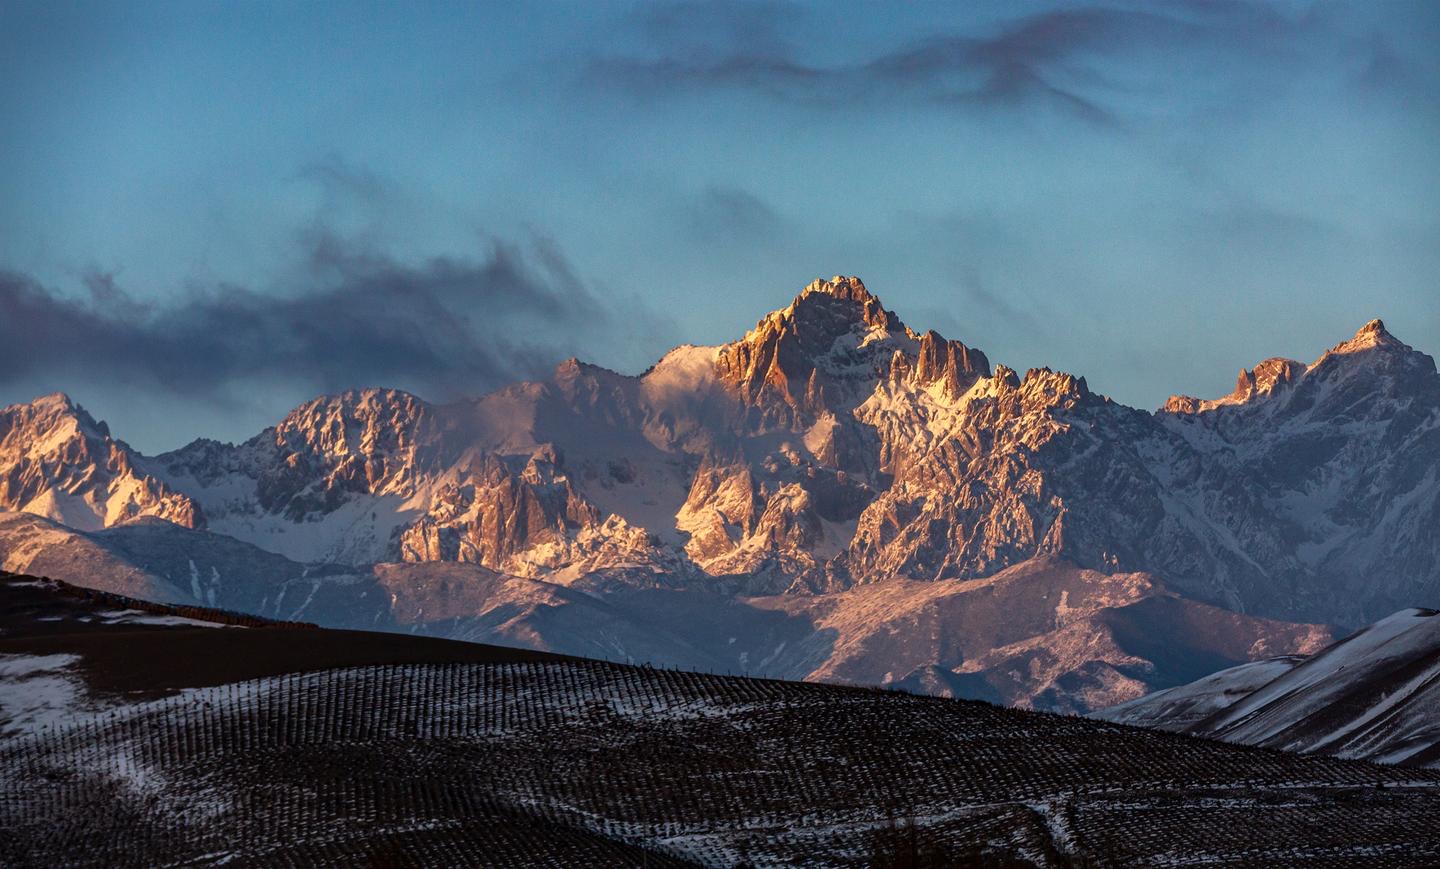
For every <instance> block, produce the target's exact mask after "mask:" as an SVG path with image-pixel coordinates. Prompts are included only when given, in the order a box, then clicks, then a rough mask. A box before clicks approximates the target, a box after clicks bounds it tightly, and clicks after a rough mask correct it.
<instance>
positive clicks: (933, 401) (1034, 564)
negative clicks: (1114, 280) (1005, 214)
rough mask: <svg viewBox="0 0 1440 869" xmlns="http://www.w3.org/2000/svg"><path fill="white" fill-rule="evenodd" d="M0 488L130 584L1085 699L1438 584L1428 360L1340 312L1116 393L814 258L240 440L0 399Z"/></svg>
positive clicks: (1181, 677)
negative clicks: (484, 384) (807, 273)
mask: <svg viewBox="0 0 1440 869" xmlns="http://www.w3.org/2000/svg"><path fill="white" fill-rule="evenodd" d="M0 509H3V510H6V511H11V514H13V515H11V514H7V515H0V566H3V567H4V568H5V569H8V570H17V571H19V570H23V571H26V572H29V573H37V574H48V575H52V576H56V577H59V578H63V579H67V580H69V581H72V582H76V583H79V584H88V585H94V586H97V587H103V588H107V589H110V590H113V591H119V592H121V593H125V594H130V595H133V596H136V597H143V598H148V599H155V600H164V601H171V602H188V603H201V604H207V605H212V606H222V607H226V608H230V609H237V610H243V611H249V612H256V613H260V614H263V615H268V616H272V617H280V618H301V619H307V620H311V621H318V622H321V623H324V624H327V625H332V626H343V627H373V628H379V629H385V630H401V631H412V632H417V633H428V634H436V635H441V636H449V637H457V638H464V639H481V640H488V641H493V642H501V643H509V644H512V645H525V646H531V647H536V648H542V649H552V650H556V651H563V652H568V653H572V654H583V655H590V656H597V657H609V658H617V659H621V660H637V661H644V660H650V661H655V662H659V663H666V664H675V665H681V666H685V667H689V668H693V669H704V670H731V671H736V672H751V673H759V674H765V675H774V676H782V677H787V678H809V679H825V680H838V681H851V682H863V683H885V684H901V685H904V686H906V687H911V688H914V689H915V690H920V691H925V692H930V693H939V694H950V695H955V696H966V697H979V698H983V699H991V700H996V701H1000V702H1005V703H1011V704H1017V705H1024V706H1038V707H1043V708H1050V709H1061V710H1070V711H1088V710H1092V709H1097V708H1100V707H1103V706H1109V705H1111V704H1114V703H1118V702H1122V701H1128V700H1131V699H1134V698H1137V697H1139V696H1141V695H1142V694H1145V693H1146V692H1148V691H1151V690H1154V689H1157V688H1167V687H1171V686H1175V685H1179V684H1182V683H1185V682H1189V681H1191V680H1193V679H1196V678H1199V677H1202V676H1204V675H1206V674H1208V673H1211V672H1213V671H1215V670H1218V669H1221V668H1224V667H1228V666H1232V665H1236V664H1242V663H1245V662H1250V661H1256V660H1262V659H1266V658H1271V657H1274V656H1277V655H1307V654H1311V653H1313V652H1316V651H1318V650H1320V649H1321V648H1323V647H1324V646H1326V645H1328V644H1329V643H1330V642H1331V641H1332V640H1334V639H1335V637H1336V635H1337V634H1336V632H1335V630H1334V628H1335V627H1340V628H1345V629H1349V628H1354V627H1358V626H1360V625H1363V624H1366V623H1367V622H1370V621H1373V620H1375V619H1378V618H1380V617H1382V616H1384V615H1386V614H1388V613H1391V612H1394V611H1396V610H1398V609H1402V608H1404V607H1410V606H1415V605H1424V604H1426V603H1433V602H1435V601H1437V600H1440V537H1437V536H1436V535H1434V534H1433V533H1430V532H1431V529H1434V528H1436V527H1440V375H1437V373H1436V368H1435V363H1434V360H1433V359H1431V357H1429V356H1427V355H1426V354H1424V353H1422V352H1419V351H1417V350H1414V349H1412V348H1411V347H1409V346H1407V345H1405V344H1404V343H1403V342H1401V341H1400V340H1399V339H1397V338H1395V337H1394V336H1392V335H1391V334H1390V333H1389V332H1388V331H1387V330H1386V329H1385V327H1384V325H1383V324H1382V323H1381V322H1380V321H1378V320H1375V321H1372V322H1370V323H1367V324H1366V325H1365V326H1363V327H1362V328H1361V329H1360V330H1359V331H1358V332H1357V333H1356V334H1355V335H1354V336H1353V337H1351V338H1350V339H1348V340H1346V341H1344V342H1342V343H1340V344H1338V345H1336V346H1335V347H1333V348H1332V349H1331V350H1329V351H1327V352H1326V353H1325V354H1324V355H1322V356H1321V357H1320V358H1319V359H1318V360H1316V361H1314V362H1313V363H1310V364H1305V363H1301V362H1296V361H1293V360H1286V359H1268V360H1265V361H1263V362H1260V363H1259V364H1257V365H1256V366H1255V367H1254V368H1253V369H1246V370H1243V371H1241V373H1240V376H1239V378H1238V382H1237V385H1236V388H1235V391H1234V392H1232V393H1231V394H1230V395H1228V396H1225V397H1224V398H1221V399H1218V400H1200V399H1196V398H1191V397H1185V396H1176V397H1174V398H1171V399H1170V400H1169V401H1168V402H1166V404H1165V405H1164V406H1163V407H1162V408H1160V409H1158V410H1156V411H1154V412H1149V411H1144V410H1139V409H1135V408H1130V407H1127V406H1125V405H1123V404H1120V403H1118V402H1115V401H1112V400H1111V399H1109V398H1107V397H1105V396H1104V395H1101V394H1099V393H1097V392H1094V391H1092V390H1091V389H1090V387H1089V385H1088V384H1087V382H1086V380H1085V378H1083V377H1077V376H1073V375H1071V374H1067V373H1063V372H1056V371H1051V370H1049V369H1047V368H1037V369H1031V370H1029V371H1027V372H1025V373H1024V374H1023V375H1022V374H1020V373H1019V372H1017V371H1015V370H1012V369H1010V368H1007V367H1005V366H1004V365H1000V364H996V363H992V362H991V361H990V358H989V357H988V356H987V355H986V354H985V353H983V352H981V351H980V350H977V349H975V348H972V347H969V346H968V345H966V344H964V343H962V342H960V341H957V340H952V339H946V338H944V337H942V336H941V335H939V334H938V333H936V332H934V331H926V332H917V331H915V330H913V329H911V328H910V327H908V326H906V325H905V324H904V323H903V322H902V321H901V320H900V318H899V317H898V316H897V315H896V314H894V313H893V312H891V311H888V310H887V309H886V308H885V307H884V306H883V305H882V304H881V302H880V300H879V298H878V297H876V296H875V295H874V294H872V293H871V292H869V290H867V289H866V287H865V286H864V285H863V283H862V282H861V281H860V280H859V279H857V278H853V277H848V278H847V277H838V276H837V277H836V278H833V279H831V280H828V281H825V280H822V281H816V282H814V283H812V284H810V285H809V286H807V287H806V288H805V289H804V290H803V291H802V292H801V293H800V294H799V295H798V296H796V297H795V298H794V299H793V300H792V301H791V302H790V304H788V305H787V306H786V307H784V308H781V309H779V310H777V311H774V312H772V313H770V314H768V315H766V316H765V317H764V318H762V319H761V320H760V321H759V322H758V323H757V324H756V326H755V328H754V329H752V330H750V331H749V332H747V333H746V334H745V335H744V336H743V337H741V338H740V339H738V340H736V341H733V342H731V343H728V344H725V345H722V346H718V347H696V346H683V347H679V348H676V349H675V350H673V351H671V352H669V353H667V354H666V355H665V356H664V357H663V358H662V359H660V360H659V361H658V362H657V363H656V364H655V365H654V366H653V367H651V368H650V369H649V370H647V371H646V372H644V373H643V374H641V375H639V376H628V375H623V374H619V373H616V372H613V371H609V370H606V369H604V368H600V367H597V366H594V365H589V364H586V363H583V362H580V361H578V360H574V359H572V360H568V361H566V362H564V363H562V364H561V365H559V366H558V367H557V368H556V370H555V372H554V374H553V376H551V377H550V378H549V379H548V380H545V381H542V382H526V383H519V384H515V385H513V386H510V387H507V388H505V389H501V390H499V391H497V392H493V393H491V394H488V395H485V396H482V397H479V398H474V399H467V400H462V401H457V402H452V403H447V404H433V403H430V402H426V401H424V400H422V399H420V398H418V397H416V396H414V395H410V394H408V393H404V392H400V391H395V390H381V389H367V390H360V391H352V392H345V393H341V394H338V395H330V396H322V397H320V398H317V399H315V400H313V401H310V402H307V403H305V404H303V405H301V406H299V407H297V408H296V409H295V410H293V411H292V412H291V413H290V414H288V415H287V416H286V417H285V418H284V419H283V420H281V421H280V422H279V423H278V424H276V425H275V426H274V427H272V428H268V429H266V430H265V431H263V432H261V433H260V434H258V435H256V436H255V437H253V438H251V439H250V440H248V441H246V442H244V443H241V444H238V445H237V444H225V443H219V442H216V441H211V440H200V441H196V442H194V443H192V444H190V445H188V446H186V447H183V448H181V449H179V450H176V451H173V452H169V453H165V454H161V455H158V456H146V455H142V454H140V453H139V452H137V451H135V450H133V449H131V448H130V447H129V446H128V445H126V444H125V443H124V441H122V440H120V439H118V438H116V437H115V436H113V435H112V434H111V432H110V431H109V429H108V428H107V426H106V425H105V424H104V423H103V422H99V421H97V420H95V419H94V418H92V417H91V416H90V415H89V414H88V413H87V412H86V411H85V410H84V409H83V408H81V407H79V406H78V405H76V404H75V403H74V402H73V401H71V400H70V399H69V398H67V397H66V396H64V395H51V396H46V397H43V398H40V399H36V400H35V401H33V402H30V403H27V404H19V405H12V406H10V407H7V408H4V409H3V410H0ZM22 514H24V515H22Z"/></svg>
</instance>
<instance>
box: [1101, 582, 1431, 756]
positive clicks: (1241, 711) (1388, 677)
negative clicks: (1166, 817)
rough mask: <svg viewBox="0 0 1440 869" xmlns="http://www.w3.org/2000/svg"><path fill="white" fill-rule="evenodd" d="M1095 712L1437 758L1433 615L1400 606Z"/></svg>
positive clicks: (1342, 750) (1307, 747)
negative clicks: (1301, 651) (1315, 640)
mask: <svg viewBox="0 0 1440 869" xmlns="http://www.w3.org/2000/svg"><path fill="white" fill-rule="evenodd" d="M1096 717H1098V718H1103V719H1105V720H1107V721H1119V722H1124V723H1126V724H1138V725H1142V726H1147V727H1159V728H1163V729H1166V730H1176V731H1182V732H1186V733H1194V734H1198V735H1203V736H1210V737H1214V738H1217V739H1223V740H1226V741H1228V742H1238V743H1244V744H1246V745H1261V746H1266V747H1269V748H1280V749H1285V750H1287V751H1302V752H1311V753H1318V754H1329V755H1334V756H1336V757H1360V758H1366V759H1369V760H1375V761H1379V762H1382V763H1398V764H1407V765H1428V766H1437V767H1440V614H1437V613H1436V612H1435V611H1434V610H1420V609H1409V610H1404V611H1401V612H1398V613H1395V614H1394V615H1392V616H1390V617H1388V618H1385V619H1381V620H1380V621H1378V622H1376V623H1375V624H1373V625H1370V626H1369V627H1367V628H1364V629H1362V630H1360V631H1358V632H1356V633H1355V634H1352V635H1351V636H1349V637H1346V638H1345V639H1343V640H1341V641H1340V642H1338V643H1335V644H1334V645H1332V646H1329V647H1327V648H1326V649H1324V650H1323V651H1321V652H1319V653H1317V654H1315V655H1313V656H1310V657H1308V658H1283V659H1276V660H1272V661H1264V662H1259V663H1254V664H1246V665H1242V666H1239V667H1235V668H1232V669H1228V670H1224V671H1222V672H1219V673H1215V674H1213V675H1211V676H1209V677H1207V678H1204V679H1201V680H1199V681H1197V682H1194V683H1192V684H1189V685H1184V686H1179V687H1176V688H1171V689H1168V690H1165V691H1160V692H1157V693H1155V694H1151V695H1148V696H1146V697H1142V698H1140V699H1138V700H1134V701H1131V702H1128V703H1124V704H1121V705H1119V706H1116V707H1113V708H1111V709H1105V710H1102V711H1100V712H1098V713H1096Z"/></svg>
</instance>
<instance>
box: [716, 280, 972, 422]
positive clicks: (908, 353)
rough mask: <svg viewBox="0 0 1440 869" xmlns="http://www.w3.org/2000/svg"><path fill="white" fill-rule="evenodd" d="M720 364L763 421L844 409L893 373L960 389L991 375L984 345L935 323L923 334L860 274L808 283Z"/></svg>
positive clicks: (725, 351) (724, 353) (803, 418)
mask: <svg viewBox="0 0 1440 869" xmlns="http://www.w3.org/2000/svg"><path fill="white" fill-rule="evenodd" d="M716 370H717V372H718V374H719V376H720V379H721V381H722V382H723V383H725V384H727V385H729V386H730V387H731V388H733V389H734V390H735V391H736V392H737V393H738V394H739V396H740V398H741V400H742V401H743V402H744V403H746V404H748V405H750V406H752V407H755V408H758V409H759V413H758V414H756V416H757V417H758V422H759V426H758V427H761V428H766V427H775V426H779V427H798V426H808V425H811V424H813V423H814V422H815V421H816V420H818V419H820V418H822V417H824V416H825V415H826V414H835V415H840V416H844V415H846V414H847V413H848V412H849V411H850V410H852V409H853V408H854V407H855V406H856V405H858V404H859V403H860V402H862V401H864V400H865V398H866V397H868V396H869V394H870V393H871V391H873V389H874V387H875V385H876V384H877V383H879V382H881V381H883V380H884V379H886V378H888V379H889V380H890V381H891V382H893V383H898V382H905V383H907V384H909V385H912V386H915V387H917V388H925V387H928V386H930V385H931V384H935V383H937V382H938V383H940V384H941V385H942V388H943V389H944V390H945V391H946V392H948V393H950V394H951V395H952V396H958V395H960V394H961V393H963V392H964V391H965V390H966V389H968V388H969V387H970V386H971V385H972V384H973V383H974V382H975V381H976V379H978V378H980V377H985V376H988V375H989V373H990V362H989V360H988V359H986V358H985V355H984V354H983V353H981V352H979V351H978V350H975V349H973V348H971V347H968V346H966V345H965V344H963V343H961V342H959V341H948V340H946V339H945V338H943V337H942V336H941V335H939V334H938V333H936V332H934V331H929V332H926V333H925V334H924V335H920V334H917V333H916V332H914V331H912V330H911V329H910V328H909V327H907V326H906V325H905V324H904V323H903V322H901V320H900V318H899V317H897V316H896V315H895V314H893V313H892V312H890V311H888V310H886V309H885V307H884V305H882V304H881V302H880V299H879V297H877V296H876V295H874V294H873V293H871V292H870V291H869V290H867V289H866V288H865V284H864V283H863V282H861V280H860V279H859V278H856V277H842V276H839V275H837V276H835V277H833V278H831V279H830V280H817V281H813V282H812V283H810V285H809V286H807V287H805V289H804V290H802V291H801V292H800V294H799V295H798V296H796V297H795V299H794V300H793V301H792V302H791V303H790V304H789V305H788V306H786V307H784V308H782V309H780V310H778V311H774V312H772V313H770V314H768V315H767V316H765V317H764V318H763V319H761V320H760V322H759V323H757V324H756V326H755V328H754V329H752V330H750V331H749V332H748V333H746V335H745V337H744V338H742V339H741V340H739V341H736V342H734V343H731V344H727V345H725V346H724V347H722V348H721V349H720V351H719V353H718V355H717V358H716Z"/></svg>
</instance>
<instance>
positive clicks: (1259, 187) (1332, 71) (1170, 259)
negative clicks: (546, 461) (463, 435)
mask: <svg viewBox="0 0 1440 869" xmlns="http://www.w3.org/2000/svg"><path fill="white" fill-rule="evenodd" d="M0 119H3V122H0V404H3V403H8V402H11V401H20V400H26V399H29V398H30V397H32V396H33V395H35V394H39V393H42V392H47V391H52V390H55V389H63V390H66V391H68V392H70V393H71V394H72V395H73V396H74V397H75V398H76V399H77V400H79V401H80V402H81V403H83V404H85V405H86V406H87V407H89V408H90V409H91V410H92V411H93V412H95V413H96V415H98V416H100V417H102V418H105V419H108V420H109V421H110V422H111V424H112V427H113V428H114V429H115V430H116V432H117V434H119V435H120V436H122V437H125V438H127V439H128V440H130V441H131V442H132V443H134V444H135V445H136V446H139V447H141V448H143V449H146V450H158V449H163V448H170V447H174V446H178V445H180V444H182V443H184V442H186V441H188V440H189V439H191V438H192V437H195V436H197V435H202V434H204V435H210V436H218V437H221V438H224V439H239V438H243V437H246V436H248V435H250V434H252V433H254V432H255V431H258V430H259V429H260V428H261V427H263V426H264V425H265V424H268V423H270V422H273V421H274V420H275V419H276V418H278V416H279V415H280V414H281V413H283V412H284V410H286V409H287V408H289V407H290V406H293V405H294V404H296V403H298V402H299V401H301V400H304V399H306V398H308V397H311V396H313V395H314V394H316V393H318V392H320V391H329V390H335V389H340V388H345V387H349V386H366V385H394V386H400V387H404V388H409V389H413V390H415V391H417V392H419V393H420V394H421V395H424V396H426V397H430V398H435V399H445V398H450V397H454V396H457V395H462V394H473V393H479V392H483V391H485V390H487V389H489V388H493V387H494V386H496V385H498V384H500V383H503V382H505V381H506V380H508V379H510V378H512V377H517V376H526V375H532V374H536V373H540V372H543V371H545V370H548V368H549V367H550V366H551V365H553V364H554V362H555V361H558V360H559V359H561V358H563V357H565V356H568V355H572V354H575V355H579V356H581V357H582V358H585V359H588V360H592V361H595V362H598V363H600V364H604V365H608V366H610V367H614V368H617V369H620V370H623V371H631V372H636V371H639V370H641V369H643V368H644V367H645V366H646V365H647V364H649V362H651V361H653V360H654V358H655V357H657V356H658V355H659V354H660V353H662V352H663V351H664V350H665V349H667V348H668V347H669V346H671V345H673V344H676V343H681V342H694V343H712V342H720V341H724V340H728V339H731V338H734V337H737V336H738V335H739V334H741V333H742V332H743V331H744V330H745V329H746V328H748V327H750V326H752V325H753V324H754V322H755V320H757V319H758V318H759V317H760V316H761V315H762V314H763V313H765V312H766V311H768V310H771V309H773V308H775V307H778V306H781V305H783V304H784V303H785V302H786V301H788V299H789V297H790V296H791V295H792V294H793V293H794V292H795V291H797V290H798V289H799V288H800V287H801V286H803V285H804V284H805V283H807V282H808V281H809V280H811V279H812V278H814V277H817V276H821V275H824V276H828V275H831V274H835V273H845V274H857V275H860V276H861V277H862V278H863V279H864V280H865V281H866V283H867V285H868V286H869V287H870V288H871V289H872V290H873V291H874V292H876V293H878V294H879V295H880V296H881V298H882V299H883V300H884V301H885V303H886V305H887V307H890V308H891V309H893V310H895V311H897V312H898V313H899V314H900V316H901V317H902V318H903V319H905V321H906V322H907V323H909V324H910V325H911V326H912V327H915V328H919V329H923V328H927V327H933V328H936V329H938V330H939V331H940V332H942V333H943V334H945V335H946V336H947V337H954V338H959V339H961V340H964V341H966V342H967V343H970V344H972V345H974V346H977V347H979V348H981V349H983V350H984V351H985V352H986V354H987V355H988V356H989V357H990V358H991V359H992V360H995V361H999V362H1003V363H1005V364H1007V365H1010V366H1012V367H1016V368H1020V369H1024V368H1026V367H1029V366H1037V365H1049V366H1051V367H1054V368H1061V369H1065V370H1069V371H1073V372H1075V373H1078V374H1083V375H1085V376H1086V377H1087V378H1088V380H1089V383H1090V384H1091V386H1092V387H1093V388H1095V389H1098V390H1100V391H1103V392H1106V393H1108V394H1110V395H1112V396H1114V397H1115V398H1116V399H1118V400H1120V401H1124V402H1126V403H1130V404H1135V405H1139V406H1142V407H1154V406H1157V405H1158V404H1160V403H1161V402H1162V401H1163V400H1164V398H1165V397H1166V396H1167V395H1169V394H1170V393H1172V392H1188V393H1194V394H1200V395H1206V396H1213V395H1219V394H1222V393H1224V392H1227V391H1229V389H1230V388H1231V386H1232V385H1233V382H1234V377H1235V372H1236V371H1237V370H1238V369H1239V368H1240V367H1241V366H1242V365H1251V364H1253V363H1254V362H1256V361H1259V360H1260V359H1262V358H1265V357H1267V356H1273V355H1287V356H1294V357H1297V358H1300V359H1304V360H1309V359H1312V358H1314V357H1315V356H1316V355H1318V354H1319V353H1320V352H1322V351H1323V350H1324V349H1325V348H1326V347H1327V346H1329V345H1331V344H1334V343H1337V342H1339V341H1341V340H1343V339H1344V338H1346V337H1348V336H1349V335H1350V334H1351V333H1352V332H1353V331H1354V330H1355V329H1356V328H1357V327H1359V326H1360V325H1361V324H1362V323H1364V322H1365V321H1366V320H1368V319H1370V318H1372V317H1376V316H1380V317H1384V318H1385V320H1386V323H1387V325H1388V326H1389V327H1390V330H1391V331H1392V332H1394V333H1395V334H1396V335H1398V336H1399V337H1400V338H1402V339H1404V340H1406V341H1407V342H1409V343H1411V344H1413V345H1415V346H1416V347H1418V348H1420V349H1423V350H1425V351H1427V352H1430V353H1432V354H1434V353H1436V352H1437V351H1440V207H1437V204H1440V157H1437V156H1436V154H1437V152H1440V148H1437V147H1436V144H1435V143H1436V142H1437V141H1440V4H1436V3H1425V2H1422V3H1409V4H1407V3H1399V2H1377V3H1356V4H1328V3H1272V4H1260V3H1229V2H1204V3H1200V2H1196V3H1173V4H1162V3H1146V4H1125V3H1118V4H1099V5H1091V4H1045V3H1036V4H1029V5H1017V4H1012V3H995V4H983V3H966V4H933V5H932V4H924V3H920V4H905V5H900V4H880V3H859V4H849V5H846V4H838V3H824V4H813V5H812V4H803V3H796V4H790V3H778V4H777V3H765V4H712V3H700V4H695V3H680V4H629V3H600V2H594V3H573V4H561V3H555V4H543V3H528V4H517V5H513V6H506V5H503V4H498V3H497V4H491V3H486V4H456V5H447V4H383V5H366V4H359V3H345V4H340V3H318V2H317V3H299V2H294V3H268V2H246V3H229V4H209V3H203V2H184V3H162V4H147V3H123V4H121V3H99V4H90V3H50V2H47V3H32V2H19V3H17V2H12V0H0Z"/></svg>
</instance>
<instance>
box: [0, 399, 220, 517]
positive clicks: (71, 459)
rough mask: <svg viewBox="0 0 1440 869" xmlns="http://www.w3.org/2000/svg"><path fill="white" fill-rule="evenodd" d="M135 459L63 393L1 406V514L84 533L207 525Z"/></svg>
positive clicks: (199, 513)
mask: <svg viewBox="0 0 1440 869" xmlns="http://www.w3.org/2000/svg"><path fill="white" fill-rule="evenodd" d="M136 458H137V457H136V455H135V454H134V453H133V452H132V451H131V449H130V448H129V447H128V446H126V445H125V443H124V442H122V441H118V440H115V439H114V438H112V437H111V436H110V430H109V429H108V428H107V427H106V426H105V424H104V423H102V422H96V421H95V420H94V419H93V418H92V417H91V416H90V414H88V413H86V412H85V409H84V408H82V407H80V406H79V405H77V404H75V403H74V402H72V401H71V400H70V398H69V397H68V396H66V395H63V394H59V393H56V394H54V395H47V396H44V397H42V398H37V399H36V400H34V401H32V402H30V403H28V404H15V405H11V406H9V407H6V408H3V409H0V510H13V511H18V512H24V513H32V514H35V515H37V516H44V517H46V518H48V519H54V520H55V521H57V522H61V523H63V524H65V525H69V526H71V527H74V528H80V529H84V530H93V529H98V528H104V527H107V526H110V525H117V524H120V523H122V522H128V521H130V520H133V519H137V518H140V517H142V516H157V517H160V518H162V519H167V520H169V521H171V522H174V523H176V524H179V525H184V526H185V527H187V528H195V527H201V526H203V525H204V524H205V517H204V514H203V513H202V511H201V510H200V508H199V507H198V506H197V505H196V503H195V502H194V501H193V500H191V499H190V498H189V497H187V496H186V495H183V494H181V493H179V492H177V491H175V490H173V489H172V488H170V487H168V486H166V485H165V484H164V483H163V482H161V481H160V480H158V479H156V478H154V477H152V476H150V475H149V474H147V473H145V472H144V471H143V470H142V469H141V467H140V466H139V463H137V461H136Z"/></svg>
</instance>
